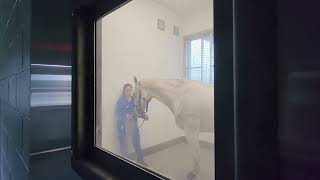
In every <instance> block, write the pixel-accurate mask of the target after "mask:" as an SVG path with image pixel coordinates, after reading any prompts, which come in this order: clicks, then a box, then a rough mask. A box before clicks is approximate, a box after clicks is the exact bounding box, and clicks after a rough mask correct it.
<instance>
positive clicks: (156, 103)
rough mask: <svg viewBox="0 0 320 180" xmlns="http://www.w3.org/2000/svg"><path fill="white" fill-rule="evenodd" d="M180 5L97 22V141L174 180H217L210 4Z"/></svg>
mask: <svg viewBox="0 0 320 180" xmlns="http://www.w3.org/2000/svg"><path fill="white" fill-rule="evenodd" d="M179 3H181V1H178V0H133V1H130V2H129V3H127V4H126V5H124V6H122V7H121V8H119V9H117V10H116V11H114V12H112V13H110V14H108V15H106V16H104V17H103V18H101V19H99V20H98V21H97V22H96V49H95V51H96V87H95V88H96V96H97V98H96V121H95V126H96V137H95V142H96V146H98V147H99V148H102V149H104V150H106V151H109V152H112V153H113V154H116V155H118V156H120V157H122V158H125V159H126V160H129V161H133V162H136V163H138V164H140V165H142V166H145V167H148V168H150V170H152V171H156V172H158V173H161V174H163V175H165V176H167V177H170V178H172V179H195V178H197V179H204V180H205V179H214V150H213V147H214V145H213V144H214V136H213V124H214V123H213V116H214V113H213V98H214V97H213V88H214V72H213V70H214V68H213V67H214V62H213V61H214V60H213V32H212V29H213V17H212V16H213V2H212V0H199V1H189V0H188V1H184V3H183V6H180V4H179ZM159 19H161V20H162V21H163V22H164V23H165V26H164V28H163V29H162V30H161V29H159V28H158V20H159Z"/></svg>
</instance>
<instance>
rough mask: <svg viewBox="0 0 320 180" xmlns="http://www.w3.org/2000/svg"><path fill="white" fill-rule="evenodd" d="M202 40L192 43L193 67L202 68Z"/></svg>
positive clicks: (191, 61)
mask: <svg viewBox="0 0 320 180" xmlns="http://www.w3.org/2000/svg"><path fill="white" fill-rule="evenodd" d="M201 50H202V49H201V39H197V40H193V41H191V58H190V65H191V67H201Z"/></svg>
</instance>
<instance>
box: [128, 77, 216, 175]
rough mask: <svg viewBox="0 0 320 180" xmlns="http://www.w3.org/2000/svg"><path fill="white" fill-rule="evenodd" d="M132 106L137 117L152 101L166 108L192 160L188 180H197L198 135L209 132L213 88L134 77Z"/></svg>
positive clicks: (202, 84)
mask: <svg viewBox="0 0 320 180" xmlns="http://www.w3.org/2000/svg"><path fill="white" fill-rule="evenodd" d="M134 82H135V88H134V94H135V100H134V102H135V105H136V112H137V113H138V114H140V115H141V114H144V113H146V112H147V111H148V103H149V102H150V101H151V99H152V98H155V99H157V100H158V101H160V102H162V103H163V104H164V105H166V106H167V107H168V108H169V109H170V111H171V112H172V114H173V115H174V117H175V121H176V124H177V126H178V127H179V128H180V129H182V130H183V131H184V132H185V136H186V139H187V141H188V145H189V147H190V150H191V153H192V159H193V169H192V170H191V172H190V173H189V174H188V176H187V177H188V179H197V177H198V174H199V171H200V145H199V133H200V132H213V129H214V127H213V126H214V124H213V123H214V121H213V117H214V109H213V101H214V99H213V98H214V96H213V91H214V89H213V87H212V86H209V85H207V84H204V83H201V82H199V81H191V80H168V79H167V80H165V79H148V80H141V81H138V80H137V78H136V77H134Z"/></svg>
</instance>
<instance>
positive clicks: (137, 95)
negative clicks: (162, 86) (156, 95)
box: [133, 77, 152, 116]
mask: <svg viewBox="0 0 320 180" xmlns="http://www.w3.org/2000/svg"><path fill="white" fill-rule="evenodd" d="M134 83H135V86H134V91H133V93H134V105H135V109H136V113H137V114H138V115H139V116H144V114H145V113H147V112H148V104H149V102H150V101H151V99H152V97H151V96H150V95H149V94H148V92H147V91H146V90H145V89H144V88H143V87H141V84H140V82H139V81H138V79H137V77H134Z"/></svg>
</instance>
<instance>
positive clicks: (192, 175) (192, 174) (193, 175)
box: [187, 172, 196, 180]
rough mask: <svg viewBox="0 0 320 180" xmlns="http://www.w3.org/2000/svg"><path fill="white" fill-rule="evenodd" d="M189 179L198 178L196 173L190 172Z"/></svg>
mask: <svg viewBox="0 0 320 180" xmlns="http://www.w3.org/2000/svg"><path fill="white" fill-rule="evenodd" d="M187 179H188V180H196V175H195V174H194V173H192V172H190V173H188V175H187Z"/></svg>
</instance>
